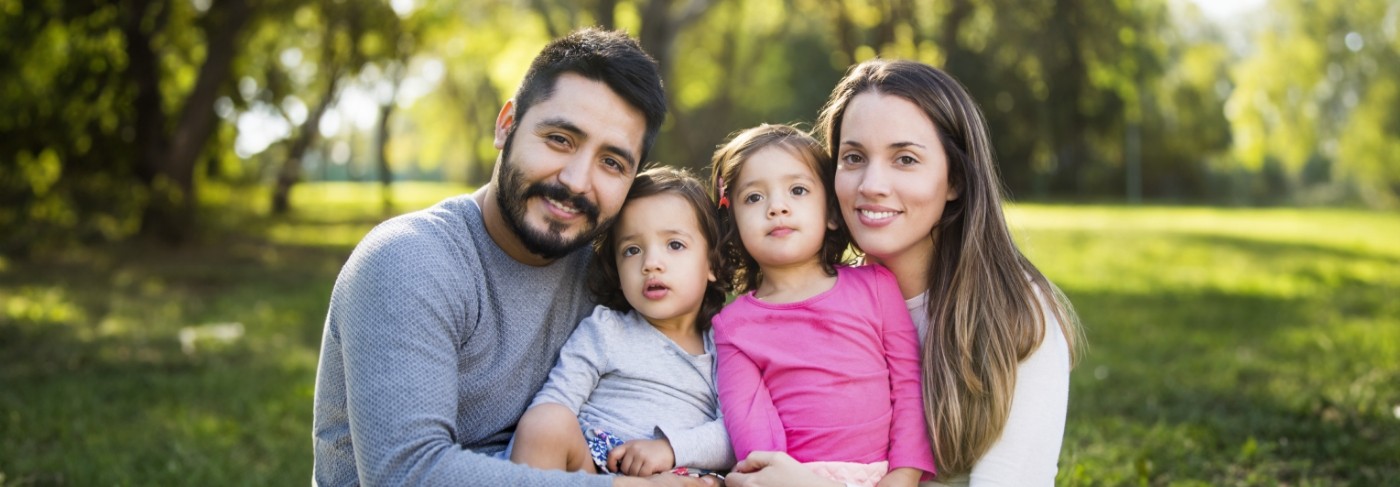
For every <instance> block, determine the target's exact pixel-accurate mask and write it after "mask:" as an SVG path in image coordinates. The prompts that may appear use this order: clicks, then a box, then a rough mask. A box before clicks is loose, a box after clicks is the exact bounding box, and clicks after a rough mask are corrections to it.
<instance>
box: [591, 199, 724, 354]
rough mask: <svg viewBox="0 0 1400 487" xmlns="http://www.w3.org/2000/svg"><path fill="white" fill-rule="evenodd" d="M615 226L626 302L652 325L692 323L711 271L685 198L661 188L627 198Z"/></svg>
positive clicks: (711, 277) (616, 253) (702, 239)
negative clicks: (647, 194) (635, 197)
mask: <svg viewBox="0 0 1400 487" xmlns="http://www.w3.org/2000/svg"><path fill="white" fill-rule="evenodd" d="M614 231H616V232H617V246H616V247H615V248H613V258H614V259H617V274H618V278H619V280H620V281H621V282H622V294H623V295H624V296H626V297H627V302H628V303H630V304H631V305H632V307H633V308H635V309H636V310H637V312H638V313H639V314H641V315H642V316H643V317H645V318H646V319H647V321H649V322H651V324H653V325H658V326H660V325H662V324H664V323H686V322H689V324H693V323H694V321H695V317H696V315H697V314H698V313H699V311H700V303H701V301H703V299H704V297H705V288H706V286H707V285H708V284H709V282H711V281H714V280H715V274H714V272H711V270H710V260H709V257H708V255H709V246H710V245H711V244H710V243H709V242H706V241H705V236H704V234H703V233H701V231H700V222H699V221H698V220H697V219H696V217H695V210H694V209H692V208H691V207H690V204H688V203H687V202H686V200H685V198H682V197H681V196H679V195H674V194H665V193H662V194H657V195H652V196H646V197H643V198H638V199H635V200H632V201H629V202H627V204H626V206H624V207H623V208H622V214H621V216H619V217H618V222H617V228H616V229H615V230H614Z"/></svg>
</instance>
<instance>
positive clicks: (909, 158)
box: [895, 156, 919, 166]
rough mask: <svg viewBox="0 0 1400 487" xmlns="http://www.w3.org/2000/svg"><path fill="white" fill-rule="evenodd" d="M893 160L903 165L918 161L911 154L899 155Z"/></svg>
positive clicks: (910, 164)
mask: <svg viewBox="0 0 1400 487" xmlns="http://www.w3.org/2000/svg"><path fill="white" fill-rule="evenodd" d="M895 161H896V162H899V164H900V165H903V166H912V165H914V164H918V163H919V160H918V159H915V158H914V157H913V156H899V159H895Z"/></svg>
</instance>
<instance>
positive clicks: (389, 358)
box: [328, 226, 610, 486]
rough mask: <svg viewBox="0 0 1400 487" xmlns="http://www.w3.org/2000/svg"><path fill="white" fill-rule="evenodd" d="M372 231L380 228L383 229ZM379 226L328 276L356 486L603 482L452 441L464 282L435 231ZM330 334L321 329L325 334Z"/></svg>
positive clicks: (458, 434) (465, 311) (465, 301)
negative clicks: (333, 277)
mask: <svg viewBox="0 0 1400 487" xmlns="http://www.w3.org/2000/svg"><path fill="white" fill-rule="evenodd" d="M380 230H383V231H382V232H381V231H380ZM394 230H395V228H394V227H392V226H390V227H389V228H388V229H378V230H377V231H376V232H374V233H372V234H371V236H370V237H367V238H366V241H365V242H364V243H362V244H361V245H360V248H358V249H357V250H356V252H355V254H354V255H352V256H351V259H350V262H348V263H347V264H346V266H345V268H344V270H343V271H342V273H341V276H340V278H339V279H338V280H337V284H336V288H335V291H334V294H333V296H332V299H331V308H330V313H329V317H328V326H332V327H334V330H333V331H337V332H338V344H339V346H340V359H341V361H342V362H343V364H344V397H345V415H346V420H347V422H348V423H349V425H348V427H349V431H350V436H351V442H352V446H353V451H354V468H355V470H356V471H357V474H358V477H359V478H358V480H359V481H360V482H361V483H363V484H365V485H402V484H415V485H476V484H499V485H521V484H533V485H598V486H602V485H608V484H609V483H610V482H609V480H608V479H606V478H602V477H594V476H587V475H582V474H565V473H563V472H545V471H539V470H534V469H530V468H528V467H524V466H520V465H515V464H511V463H509V462H506V461H504V460H497V459H495V458H491V457H488V456H486V455H482V454H478V453H475V452H472V451H469V450H467V449H465V448H463V447H462V446H461V445H459V444H458V443H457V441H456V439H457V438H461V437H462V434H461V433H462V432H458V431H456V427H457V414H458V410H459V407H467V408H472V407H489V405H461V404H460V402H461V400H462V399H461V397H460V391H459V390H458V387H459V386H458V384H459V380H460V379H459V377H458V374H459V368H458V367H459V366H458V361H459V360H460V358H459V356H458V350H459V348H460V346H461V344H462V342H463V340H464V337H462V336H461V335H462V331H463V330H462V326H461V324H460V323H461V322H460V321H458V320H462V319H463V317H470V316H474V315H475V310H473V309H468V308H467V307H468V306H470V305H471V304H473V303H475V300H474V299H464V298H463V297H462V293H463V292H469V291H464V289H474V287H473V286H471V285H470V284H469V283H466V282H457V281H459V280H462V279H461V278H460V277H457V276H462V275H467V274H470V273H468V272H463V271H462V270H460V269H459V270H455V272H456V273H455V274H454V270H452V269H450V266H444V265H443V263H444V262H454V260H453V259H450V258H448V257H447V255H449V253H448V251H447V249H446V245H447V244H446V243H445V241H444V239H440V238H439V239H437V240H435V238H437V237H439V236H438V235H434V234H432V233H431V232H422V231H412V232H408V231H399V232H395V231H394ZM328 335H329V334H328Z"/></svg>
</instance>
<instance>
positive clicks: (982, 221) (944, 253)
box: [818, 59, 1083, 476]
mask: <svg viewBox="0 0 1400 487" xmlns="http://www.w3.org/2000/svg"><path fill="white" fill-rule="evenodd" d="M862 93H881V94H884V95H887V96H889V95H892V96H898V97H900V98H903V99H905V100H908V101H909V102H911V103H913V104H915V105H917V106H919V108H921V109H922V110H923V112H924V113H925V114H926V115H927V116H928V118H929V120H932V121H933V125H934V128H935V129H936V131H937V132H938V137H939V141H940V142H942V145H943V149H944V151H945V152H946V153H947V154H946V155H947V159H948V184H949V185H950V186H951V187H952V189H953V191H955V192H956V194H957V195H958V197H957V199H954V200H952V201H949V202H948V203H947V205H946V206H945V207H944V208H943V214H942V216H941V217H940V218H939V220H938V223H936V224H935V225H934V227H933V229H932V232H933V239H934V251H933V258H932V259H930V261H929V268H928V290H927V293H928V303H929V304H928V313H929V314H928V323H929V328H928V334H927V336H926V338H925V341H924V346H923V377H924V412H925V415H926V417H927V419H928V426H929V434H930V437H931V438H932V439H933V448H934V457H935V461H936V464H937V465H938V470H939V473H940V474H943V473H944V472H948V473H953V474H956V473H967V472H970V471H971V470H972V467H973V465H975V464H976V463H977V460H978V459H979V458H981V456H982V455H983V454H985V453H986V452H987V449H988V448H990V447H991V446H992V444H993V443H995V442H996V441H997V439H998V438H1000V437H1001V432H1002V429H1003V428H1004V427H1005V426H1006V419H1007V416H1008V415H1009V414H1010V411H1011V400H1012V393H1013V391H1014V389H1015V386H1016V368H1017V366H1018V365H1019V364H1020V362H1021V361H1022V360H1025V359H1026V357H1027V356H1029V355H1030V354H1031V352H1033V351H1035V349H1036V348H1037V347H1039V346H1040V344H1041V342H1042V341H1044V339H1045V333H1046V318H1047V316H1053V317H1054V318H1055V319H1056V320H1058V321H1059V324H1060V327H1061V330H1062V331H1063V332H1064V335H1065V339H1066V340H1067V341H1068V343H1069V347H1070V357H1071V362H1072V363H1073V362H1074V361H1076V360H1077V359H1078V357H1079V356H1080V355H1081V354H1082V353H1081V352H1080V351H1079V349H1080V348H1082V347H1083V337H1082V331H1081V330H1080V327H1079V322H1078V319H1077V317H1076V316H1075V314H1074V308H1073V307H1072V306H1071V305H1070V303H1069V300H1068V299H1067V298H1065V296H1064V294H1063V293H1061V292H1060V290H1059V288H1056V287H1055V286H1054V285H1053V284H1051V283H1050V281H1049V280H1047V279H1046V278H1045V276H1044V275H1043V274H1041V272H1040V270H1039V269H1037V268H1036V267H1035V265H1033V264H1031V262H1030V261H1029V260H1027V259H1026V257H1025V256H1024V255H1022V254H1021V251H1020V250H1019V249H1018V248H1017V247H1016V244H1015V242H1013V241H1012V239H1011V232H1010V230H1008V229H1007V226H1006V219H1005V217H1004V216H1003V214H1002V209H1001V202H1002V199H1003V194H1002V186H1001V181H1000V178H999V176H998V175H997V167H996V163H995V162H996V161H995V160H994V158H993V156H992V145H991V141H990V136H989V135H988V132H987V124H986V121H985V120H984V119H983V117H982V112H981V110H980V109H979V108H978V107H977V104H976V102H974V101H973V99H972V97H971V96H970V95H968V93H967V90H966V89H965V88H963V86H962V85H961V84H960V83H958V81H957V80H956V79H954V78H953V77H952V76H950V75H948V74H947V73H945V72H943V71H941V70H939V69H937V68H934V67H932V66H928V65H925V64H922V63H917V62H912V61H886V60H880V59H875V60H871V61H866V62H864V63H861V64H859V65H857V66H855V67H853V68H851V70H850V71H849V72H848V73H847V74H846V77H845V78H843V79H842V80H841V82H840V83H839V84H837V85H836V88H835V89H834V90H832V92H831V98H830V99H829V100H828V101H827V103H826V106H825V107H824V108H822V112H821V117H820V119H819V120H818V131H819V132H820V133H821V134H822V135H823V136H824V137H825V138H826V144H827V145H826V147H827V150H828V157H830V159H828V161H834V160H835V158H836V157H837V155H836V154H837V151H838V149H839V147H840V145H841V122H842V120H843V117H844V116H845V113H846V107H847V106H849V105H850V103H851V100H852V99H853V98H855V97H856V95H860V94H862ZM910 123H915V121H910ZM828 164H829V165H832V166H834V165H835V164H834V162H828ZM1042 293H1043V296H1044V299H1042V298H1041V296H1042ZM1047 308H1048V309H1047ZM940 476H942V475H940Z"/></svg>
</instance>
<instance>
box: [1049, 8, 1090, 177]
mask: <svg viewBox="0 0 1400 487" xmlns="http://www.w3.org/2000/svg"><path fill="white" fill-rule="evenodd" d="M1078 9H1079V6H1078V3H1077V2H1076V1H1075V0H1058V1H1057V2H1055V7H1054V11H1053V13H1052V14H1051V15H1052V16H1051V25H1050V29H1049V32H1053V33H1055V34H1054V35H1055V36H1056V37H1058V39H1056V42H1053V43H1052V45H1053V46H1054V47H1051V49H1052V51H1051V56H1050V59H1051V60H1052V62H1051V63H1050V64H1049V69H1048V71H1049V73H1048V74H1049V76H1048V77H1047V79H1046V84H1047V85H1048V88H1049V96H1048V97H1047V98H1046V99H1047V100H1048V101H1047V104H1048V105H1049V109H1050V131H1049V132H1050V135H1051V136H1050V142H1051V144H1053V147H1055V150H1054V154H1055V167H1054V170H1053V176H1052V177H1051V186H1050V189H1051V191H1052V192H1056V193H1059V194H1061V195H1066V194H1078V193H1079V192H1080V191H1081V190H1082V189H1083V180H1082V178H1081V172H1082V171H1081V168H1082V167H1083V165H1084V162H1085V161H1084V160H1083V159H1084V157H1085V155H1086V153H1087V151H1086V149H1085V141H1084V129H1085V127H1087V126H1088V123H1089V121H1088V118H1087V117H1085V116H1084V113H1083V111H1082V110H1080V109H1079V99H1080V96H1081V95H1082V94H1083V92H1084V89H1085V86H1086V84H1087V80H1086V79H1085V76H1086V75H1085V62H1084V56H1083V54H1082V53H1081V51H1080V49H1081V47H1080V39H1079V33H1080V32H1079V29H1080V27H1081V26H1080V25H1079V24H1080V19H1079V15H1081V13H1080V12H1079V10H1078ZM1054 50H1060V51H1059V52H1056V51H1054Z"/></svg>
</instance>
